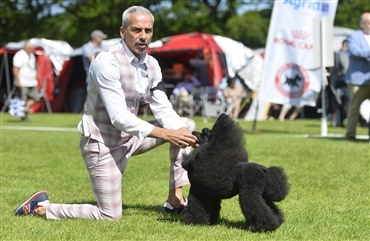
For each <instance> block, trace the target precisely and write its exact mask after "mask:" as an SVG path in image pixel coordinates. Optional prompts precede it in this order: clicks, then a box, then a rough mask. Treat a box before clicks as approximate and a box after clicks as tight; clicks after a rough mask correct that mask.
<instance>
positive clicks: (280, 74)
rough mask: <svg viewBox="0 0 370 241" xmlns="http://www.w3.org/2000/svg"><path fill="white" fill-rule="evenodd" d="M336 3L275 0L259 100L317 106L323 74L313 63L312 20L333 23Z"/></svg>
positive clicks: (331, 0)
mask: <svg viewBox="0 0 370 241" xmlns="http://www.w3.org/2000/svg"><path fill="white" fill-rule="evenodd" d="M337 4H338V0H317V1H314V0H299V1H297V0H284V1H283V0H275V2H274V7H273V11H272V17H271V23H270V28H269V33H268V37H267V43H266V51H265V62H264V70H263V78H262V83H261V86H260V89H259V94H258V96H259V99H260V100H265V101H269V102H272V103H276V104H288V105H291V106H305V105H307V106H315V105H316V100H317V97H318V95H319V92H320V90H321V86H322V79H323V77H322V76H323V75H322V70H321V66H320V64H318V63H315V55H314V44H315V43H317V42H318V41H315V39H314V20H315V19H317V18H320V17H330V18H331V19H333V21H334V16H335V12H336V8H337ZM333 21H332V22H333ZM332 22H331V24H332ZM333 54H334V53H333Z"/></svg>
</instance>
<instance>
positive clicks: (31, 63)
mask: <svg viewBox="0 0 370 241" xmlns="http://www.w3.org/2000/svg"><path fill="white" fill-rule="evenodd" d="M34 50H35V48H34V46H33V44H32V43H31V41H26V43H25V45H24V47H23V49H21V50H19V51H18V52H17V53H16V54H15V55H14V57H13V77H14V85H15V86H16V87H18V88H19V89H20V93H21V99H22V100H23V101H24V102H25V106H24V116H22V120H23V121H29V118H28V114H29V113H30V111H31V108H32V106H33V105H34V104H35V103H36V102H37V101H39V100H40V96H39V91H38V86H37V85H38V82H37V78H36V77H37V68H36V58H35V56H34V54H33V52H34Z"/></svg>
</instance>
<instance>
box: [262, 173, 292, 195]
mask: <svg viewBox="0 0 370 241" xmlns="http://www.w3.org/2000/svg"><path fill="white" fill-rule="evenodd" d="M266 179H267V181H266V186H265V189H264V190H263V198H264V199H266V200H269V201H274V202H280V201H282V200H283V199H284V198H285V197H286V196H287V195H288V193H289V183H288V178H287V176H286V175H285V173H284V170H283V168H281V167H277V166H272V167H269V168H268V169H267V171H266Z"/></svg>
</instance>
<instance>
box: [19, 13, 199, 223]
mask: <svg viewBox="0 0 370 241" xmlns="http://www.w3.org/2000/svg"><path fill="white" fill-rule="evenodd" d="M153 24H154V17H153V15H152V14H151V13H150V11H149V10H147V9H146V8H143V7H138V6H133V7H130V8H128V9H127V10H125V11H124V12H123V14H122V27H121V28H120V34H121V37H122V40H121V41H120V42H119V43H118V44H117V45H116V46H115V47H113V48H112V49H110V50H109V51H105V52H101V53H99V54H98V55H97V56H96V57H95V59H94V60H93V62H92V64H91V68H90V72H89V85H88V98H87V109H86V113H85V114H84V115H83V117H82V120H81V122H80V123H79V130H80V132H81V134H82V137H81V141H80V149H81V154H82V157H83V159H84V161H85V164H86V168H87V170H88V172H89V175H90V182H91V186H92V189H93V192H94V194H95V198H96V201H97V205H96V206H94V205H90V204H75V205H67V204H50V203H48V202H49V201H48V197H47V194H46V191H40V192H37V193H35V194H34V195H32V196H31V197H30V198H29V199H28V200H26V201H25V202H24V203H23V204H21V205H20V206H19V207H18V208H17V209H16V211H15V214H16V215H24V214H36V215H39V216H45V217H46V218H47V219H61V218H85V219H99V220H110V221H113V220H118V219H120V218H121V216H122V197H121V190H122V175H123V172H124V170H125V166H126V164H127V160H128V159H129V158H130V157H131V156H135V155H139V154H141V153H144V152H146V151H149V150H151V149H153V148H155V147H157V146H159V145H161V144H163V143H165V142H169V143H170V161H171V165H170V182H169V194H168V198H167V201H166V202H165V205H164V208H163V211H165V212H167V213H173V212H175V213H181V212H183V211H184V210H186V200H185V198H183V194H182V186H183V185H186V184H188V183H189V181H188V178H187V173H186V171H185V170H184V169H183V168H182V167H181V161H182V158H183V154H184V153H188V152H189V151H190V149H191V146H196V137H195V136H194V135H192V133H191V131H192V130H194V129H195V123H194V121H192V120H190V119H187V118H181V117H180V116H178V115H177V114H176V112H175V111H174V110H173V109H172V105H171V103H170V102H169V100H168V98H167V96H166V94H165V92H164V86H163V82H162V74H161V70H160V67H159V64H158V61H157V60H155V59H154V58H153V57H152V56H149V55H147V54H146V49H147V48H148V46H149V43H150V41H151V39H152V36H153ZM141 101H147V102H149V103H150V108H151V110H152V112H153V114H154V116H155V118H156V121H152V122H146V121H143V120H141V119H140V118H138V116H137V113H138V110H139V102H141ZM143 168H144V167H143ZM149 181H150V180H148V182H149Z"/></svg>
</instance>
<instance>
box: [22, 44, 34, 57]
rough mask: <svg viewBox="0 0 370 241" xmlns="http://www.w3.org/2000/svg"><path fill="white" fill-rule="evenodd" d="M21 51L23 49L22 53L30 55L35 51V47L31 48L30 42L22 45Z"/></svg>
mask: <svg viewBox="0 0 370 241" xmlns="http://www.w3.org/2000/svg"><path fill="white" fill-rule="evenodd" d="M23 49H24V51H26V53H28V54H30V53H33V52H34V51H35V46H33V44H32V43H31V41H27V42H26V43H25V44H24V47H23Z"/></svg>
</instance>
